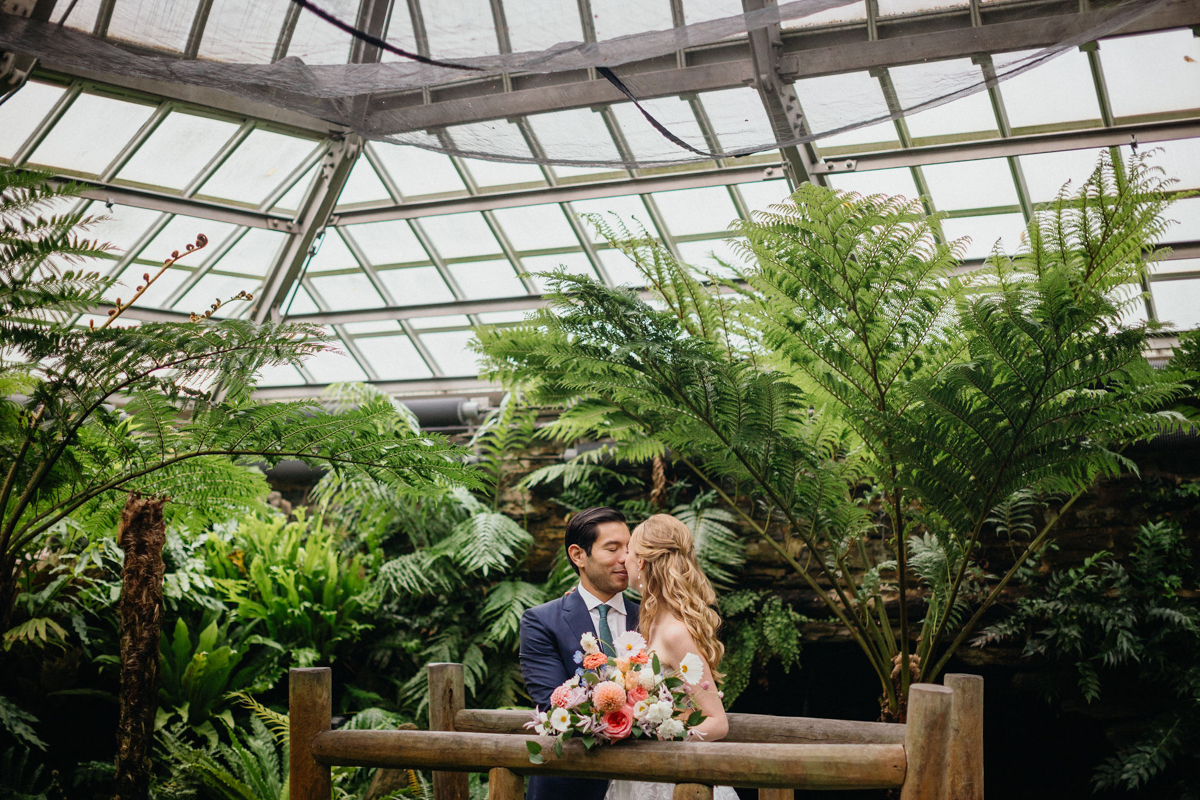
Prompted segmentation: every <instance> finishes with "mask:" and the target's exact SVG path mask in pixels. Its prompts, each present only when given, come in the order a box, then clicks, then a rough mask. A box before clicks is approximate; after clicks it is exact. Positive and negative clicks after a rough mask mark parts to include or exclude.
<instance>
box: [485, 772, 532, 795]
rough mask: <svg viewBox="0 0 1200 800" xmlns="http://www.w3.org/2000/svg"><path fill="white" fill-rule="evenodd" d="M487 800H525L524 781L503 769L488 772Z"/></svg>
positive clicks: (515, 774)
mask: <svg viewBox="0 0 1200 800" xmlns="http://www.w3.org/2000/svg"><path fill="white" fill-rule="evenodd" d="M488 800H525V779H524V778H522V777H521V776H520V775H518V774H517V773H515V772H513V771H512V770H511V769H505V768H504V767H495V768H494V769H490V770H488Z"/></svg>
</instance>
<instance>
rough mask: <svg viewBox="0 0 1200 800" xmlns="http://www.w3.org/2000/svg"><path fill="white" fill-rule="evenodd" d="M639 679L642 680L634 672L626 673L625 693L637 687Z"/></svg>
mask: <svg viewBox="0 0 1200 800" xmlns="http://www.w3.org/2000/svg"><path fill="white" fill-rule="evenodd" d="M641 679H642V678H641V676H640V675H638V674H637V673H636V672H626V673H625V691H629V690H631V689H633V687H635V686H637V685H638V681H640V680H641Z"/></svg>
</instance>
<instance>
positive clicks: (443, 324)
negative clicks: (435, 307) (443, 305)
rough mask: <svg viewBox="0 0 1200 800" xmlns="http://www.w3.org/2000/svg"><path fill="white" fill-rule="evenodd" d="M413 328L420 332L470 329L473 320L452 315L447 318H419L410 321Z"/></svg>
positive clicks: (461, 315)
mask: <svg viewBox="0 0 1200 800" xmlns="http://www.w3.org/2000/svg"><path fill="white" fill-rule="evenodd" d="M410 322H411V324H412V326H413V327H414V328H416V329H417V330H419V331H425V330H430V329H432V328H469V327H471V320H470V319H468V318H467V316H466V315H465V314H451V315H450V316H445V317H417V318H415V319H413V320H410Z"/></svg>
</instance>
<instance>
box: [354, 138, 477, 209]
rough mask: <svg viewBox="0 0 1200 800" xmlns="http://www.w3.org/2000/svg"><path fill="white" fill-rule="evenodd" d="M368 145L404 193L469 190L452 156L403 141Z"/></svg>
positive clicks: (410, 194)
mask: <svg viewBox="0 0 1200 800" xmlns="http://www.w3.org/2000/svg"><path fill="white" fill-rule="evenodd" d="M368 146H369V147H370V148H371V149H372V150H374V151H375V154H376V155H377V156H379V161H380V162H381V163H382V164H383V168H384V169H386V170H387V172H388V175H389V176H391V179H392V181H393V182H394V183H395V184H396V186H398V187H399V188H400V191H401V193H403V195H404V196H405V197H416V196H420V195H425V194H441V193H443V192H465V191H466V190H467V187H466V185H465V184H464V183H463V182H462V178H460V177H459V176H458V171H457V170H455V169H454V162H452V161H451V160H450V156H447V155H444V154H442V153H435V152H433V151H432V150H422V149H421V148H419V147H411V146H409V145H402V144H385V143H381V142H372V143H371V144H370V145H368Z"/></svg>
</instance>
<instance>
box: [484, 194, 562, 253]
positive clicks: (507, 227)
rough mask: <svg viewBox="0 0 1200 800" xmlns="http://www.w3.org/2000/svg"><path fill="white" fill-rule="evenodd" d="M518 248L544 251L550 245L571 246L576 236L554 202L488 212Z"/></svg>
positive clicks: (559, 207) (560, 209) (560, 208)
mask: <svg viewBox="0 0 1200 800" xmlns="http://www.w3.org/2000/svg"><path fill="white" fill-rule="evenodd" d="M492 213H493V214H495V215H496V219H497V220H499V222H500V226H501V227H502V228H504V233H505V234H506V235H507V236H508V241H509V242H511V243H512V246H513V247H515V248H517V249H518V250H545V249H547V248H550V247H575V246H578V245H579V239H577V238H576V237H575V231H574V230H572V229H571V224H570V223H569V222H567V217H566V214H564V213H563V210H562V207H561V206H559V205H558V204H556V203H551V204H547V205H543V206H521V207H518V208H498V209H496V210H495V211H493V212H492Z"/></svg>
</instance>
